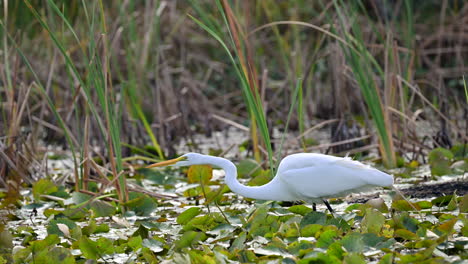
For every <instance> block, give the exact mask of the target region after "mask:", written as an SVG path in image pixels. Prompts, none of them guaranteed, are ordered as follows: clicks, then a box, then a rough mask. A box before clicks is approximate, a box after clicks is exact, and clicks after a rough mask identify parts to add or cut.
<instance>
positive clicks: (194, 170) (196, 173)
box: [187, 165, 213, 184]
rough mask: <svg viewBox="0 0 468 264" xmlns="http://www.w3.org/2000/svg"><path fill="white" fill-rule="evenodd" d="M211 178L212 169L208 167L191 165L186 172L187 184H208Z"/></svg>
mask: <svg viewBox="0 0 468 264" xmlns="http://www.w3.org/2000/svg"><path fill="white" fill-rule="evenodd" d="M212 176H213V168H212V167H211V166H210V165H192V166H190V168H189V169H188V171H187V178H188V180H187V181H188V183H203V184H208V183H209V182H210V180H211V177H212Z"/></svg>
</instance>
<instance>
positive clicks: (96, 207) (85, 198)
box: [72, 192, 116, 217]
mask: <svg viewBox="0 0 468 264" xmlns="http://www.w3.org/2000/svg"><path fill="white" fill-rule="evenodd" d="M91 199H93V201H91V202H90V200H91ZM96 199H97V198H96V197H93V196H92V195H89V194H85V193H80V192H74V193H73V194H72V201H73V203H75V204H76V205H77V206H78V207H81V206H84V205H86V206H85V208H87V209H91V210H93V212H94V214H95V215H96V217H104V216H111V215H114V214H115V211H116V208H115V206H113V205H111V204H110V203H108V202H105V201H101V200H96ZM72 211H77V210H75V209H72Z"/></svg>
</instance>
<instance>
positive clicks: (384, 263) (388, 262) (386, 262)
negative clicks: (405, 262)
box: [379, 253, 394, 264]
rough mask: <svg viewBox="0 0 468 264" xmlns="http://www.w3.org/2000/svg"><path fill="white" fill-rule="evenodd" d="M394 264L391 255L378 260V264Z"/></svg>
mask: <svg viewBox="0 0 468 264" xmlns="http://www.w3.org/2000/svg"><path fill="white" fill-rule="evenodd" d="M393 263H394V256H393V254H392V253H389V254H385V255H384V256H383V257H382V258H380V260H379V264H393Z"/></svg>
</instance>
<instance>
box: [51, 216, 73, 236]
mask: <svg viewBox="0 0 468 264" xmlns="http://www.w3.org/2000/svg"><path fill="white" fill-rule="evenodd" d="M57 224H64V225H66V226H67V227H68V228H69V229H70V230H72V229H74V228H75V227H78V228H79V226H77V225H76V223H75V222H73V221H71V220H70V219H67V218H58V219H54V220H51V221H50V222H49V224H48V225H47V233H48V234H49V235H58V236H62V237H63V236H64V234H63V233H62V231H60V229H59V228H58V226H57Z"/></svg>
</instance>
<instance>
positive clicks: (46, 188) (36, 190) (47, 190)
mask: <svg viewBox="0 0 468 264" xmlns="http://www.w3.org/2000/svg"><path fill="white" fill-rule="evenodd" d="M56 191H58V188H57V186H55V184H54V183H53V182H52V181H51V180H48V179H40V180H39V181H37V182H36V183H34V184H33V196H34V200H35V201H39V200H40V196H41V195H43V194H51V193H53V192H56Z"/></svg>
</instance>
